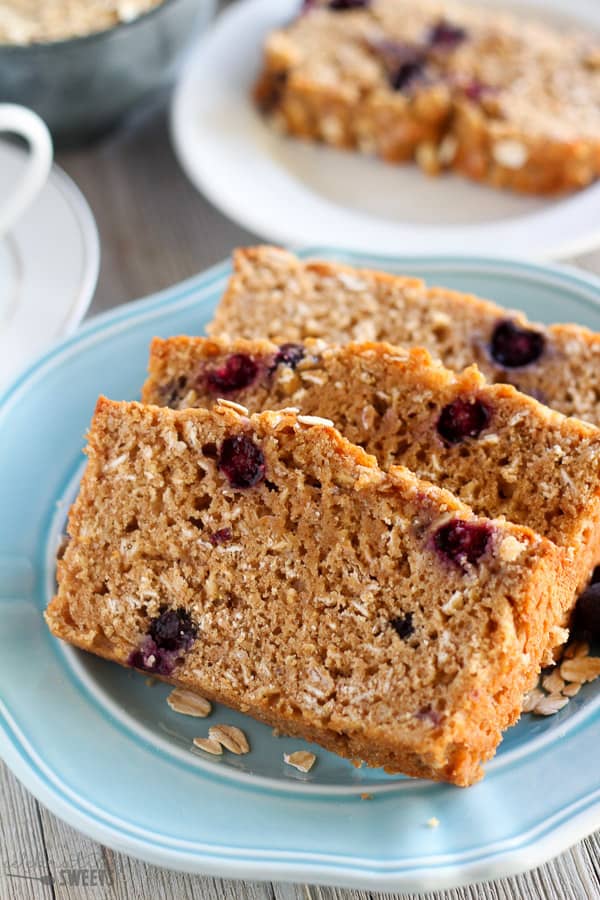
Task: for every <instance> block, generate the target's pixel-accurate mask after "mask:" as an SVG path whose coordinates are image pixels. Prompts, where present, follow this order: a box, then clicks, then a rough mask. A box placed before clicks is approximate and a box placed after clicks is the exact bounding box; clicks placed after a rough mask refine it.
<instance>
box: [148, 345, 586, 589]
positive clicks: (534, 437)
mask: <svg viewBox="0 0 600 900" xmlns="http://www.w3.org/2000/svg"><path fill="white" fill-rule="evenodd" d="M217 397H227V399H229V400H234V401H236V402H239V403H242V404H243V405H244V406H246V407H248V408H249V409H250V410H251V411H252V412H258V411H261V410H269V409H271V410H275V409H282V408H283V407H286V406H293V407H297V408H298V409H299V410H300V412H301V413H303V414H304V415H313V416H321V417H325V418H328V419H331V420H333V421H334V423H335V426H336V427H337V428H339V430H340V431H341V433H342V434H343V435H344V437H346V438H348V440H350V441H352V442H353V443H355V444H358V445H359V446H362V447H363V448H364V449H365V450H366V452H367V453H371V454H373V455H374V456H375V457H376V458H377V461H378V463H379V465H380V466H381V467H382V468H383V469H386V470H387V469H389V468H390V467H391V466H392V465H397V464H401V465H404V466H406V467H407V468H409V469H411V470H412V471H413V472H414V473H415V474H416V475H417V476H418V477H419V478H424V479H426V480H428V481H432V482H434V483H435V484H438V485H440V486H441V487H444V488H447V489H448V490H450V491H452V492H453V493H455V494H456V495H457V496H458V497H460V499H461V500H463V501H464V502H465V503H468V504H469V505H470V506H471V507H472V509H473V510H474V511H475V512H476V513H478V514H479V515H485V516H490V517H492V518H494V517H497V516H505V517H506V518H507V519H508V520H509V521H511V522H515V523H516V524H518V525H527V526H529V527H530V528H532V529H533V530H534V531H537V532H538V533H539V534H541V535H543V536H544V537H547V538H548V539H549V540H552V541H554V543H555V544H558V545H559V546H561V547H563V548H564V549H565V552H566V554H567V557H568V560H569V561H570V564H571V565H572V566H573V571H574V572H578V573H579V574H578V576H577V588H583V587H585V586H586V585H587V583H588V580H589V575H590V572H591V571H592V568H593V566H594V565H595V563H597V562H599V561H600V549H599V548H600V430H599V429H597V428H595V427H594V426H592V425H587V424H585V423H584V422H581V421H580V420H578V419H572V418H566V417H565V416H563V415H561V414H560V413H558V412H555V411H554V410H551V409H549V408H548V407H547V406H543V405H542V404H541V403H538V402H537V400H534V399H533V398H531V397H528V396H526V395H524V394H521V393H519V392H518V391H517V390H516V389H515V388H513V387H511V386H509V385H504V384H493V385H490V384H487V383H486V381H485V379H484V378H483V377H482V375H481V374H480V373H479V372H478V371H477V369H476V368H475V367H474V366H473V367H470V368H469V369H466V370H465V371H464V372H463V373H461V374H458V375H457V374H455V373H454V372H452V371H450V370H448V369H445V368H444V367H443V366H442V365H441V364H439V363H436V362H434V361H433V360H432V359H431V357H430V355H429V353H428V352H427V351H426V350H422V349H420V348H413V349H410V350H401V349H398V348H396V347H392V346H390V345H389V344H368V343H366V344H347V345H345V346H343V347H338V346H328V345H326V344H324V342H323V341H320V340H310V339H309V340H307V341H306V342H304V343H302V344H283V345H280V346H279V345H276V344H272V343H269V342H268V341H246V340H243V339H239V340H237V341H234V342H229V341H219V340H211V339H209V338H193V337H177V338H171V339H169V340H161V339H158V338H157V339H155V340H154V341H153V343H152V346H151V353H150V363H149V377H148V380H147V382H146V384H145V386H144V389H143V391H142V399H143V401H144V402H145V403H154V404H156V405H159V406H171V407H172V408H175V409H182V408H186V407H189V406H204V407H211V406H212V405H213V403H214V402H215V400H216V398H217Z"/></svg>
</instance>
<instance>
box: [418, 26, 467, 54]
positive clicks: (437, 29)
mask: <svg viewBox="0 0 600 900" xmlns="http://www.w3.org/2000/svg"><path fill="white" fill-rule="evenodd" d="M466 39H467V32H466V30H465V29H464V28H461V27H460V25H452V23H451V22H444V20H441V21H440V22H438V23H437V24H436V25H434V26H433V28H431V29H430V31H429V35H428V37H427V43H428V44H429V46H430V47H435V48H436V49H437V48H440V49H442V50H454V48H455V47H458V45H459V44H462V42H463V41H465V40H466Z"/></svg>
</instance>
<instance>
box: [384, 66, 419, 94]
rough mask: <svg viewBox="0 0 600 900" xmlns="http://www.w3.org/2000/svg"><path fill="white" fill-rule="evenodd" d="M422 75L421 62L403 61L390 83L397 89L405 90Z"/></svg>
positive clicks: (391, 77)
mask: <svg viewBox="0 0 600 900" xmlns="http://www.w3.org/2000/svg"><path fill="white" fill-rule="evenodd" d="M422 76H423V66H422V64H421V63H420V62H409V63H402V65H401V66H399V68H398V69H397V70H396V71H395V72H394V73H393V75H391V76H390V84H391V86H392V87H393V89H394V90H395V91H404V90H406V88H408V87H411V85H413V84H414V82H415V81H418V80H419V79H420V78H421V77H422Z"/></svg>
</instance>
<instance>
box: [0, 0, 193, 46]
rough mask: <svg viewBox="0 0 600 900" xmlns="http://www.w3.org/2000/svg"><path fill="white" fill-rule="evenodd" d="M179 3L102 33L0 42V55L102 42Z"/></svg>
mask: <svg viewBox="0 0 600 900" xmlns="http://www.w3.org/2000/svg"><path fill="white" fill-rule="evenodd" d="M179 2H182V0H160V2H159V3H158V5H157V6H153V7H152V8H151V9H148V10H146V12H143V13H140V15H139V16H136V17H135V18H133V19H130V20H129V21H128V22H123V21H120V22H117V23H116V25H113V26H112V27H110V28H102V29H101V30H100V31H91V32H90V33H89V34H81V35H75V36H74V37H68V38H60V39H58V40H55V41H33V42H32V43H31V44H8V43H3V42H2V41H0V54H19V53H22V54H26V53H27V54H32V53H43V52H44V51H48V50H52V49H53V48H55V47H58V48H60V49H65V48H67V47H69V46H70V45H79V44H90V43H93V42H94V41H99V40H102V39H103V38H105V37H106V36H107V35H109V34H112V33H113V32H115V31H125V30H127V29H129V28H135V27H136V25H139V24H141V23H142V22H145V21H146V20H148V19H151V18H152V17H154V16H157V15H159V14H160V13H161V12H163V11H164V10H165V9H166V8H168V7H169V6H174V5H175V4H176V3H179ZM198 5H199V4H198Z"/></svg>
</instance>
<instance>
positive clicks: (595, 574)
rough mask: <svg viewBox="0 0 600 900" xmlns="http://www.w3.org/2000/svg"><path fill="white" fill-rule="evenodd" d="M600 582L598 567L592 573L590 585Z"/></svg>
mask: <svg viewBox="0 0 600 900" xmlns="http://www.w3.org/2000/svg"><path fill="white" fill-rule="evenodd" d="M599 581H600V566H596V568H595V569H594V571H593V572H592V580H591V582H590V584H598V582H599Z"/></svg>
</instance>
